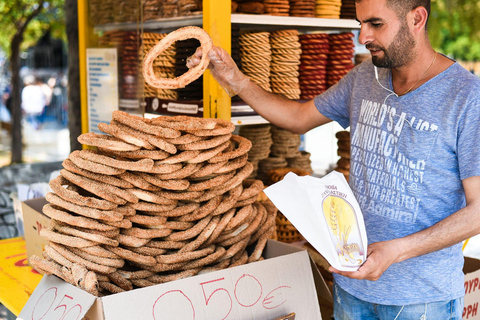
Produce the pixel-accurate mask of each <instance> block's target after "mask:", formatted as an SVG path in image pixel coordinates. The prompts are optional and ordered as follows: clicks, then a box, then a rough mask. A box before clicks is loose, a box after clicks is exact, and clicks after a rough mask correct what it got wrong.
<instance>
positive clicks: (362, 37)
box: [358, 25, 373, 45]
mask: <svg viewBox="0 0 480 320" xmlns="http://www.w3.org/2000/svg"><path fill="white" fill-rule="evenodd" d="M372 39H373V37H372V33H371V32H370V30H369V28H368V27H367V26H366V25H362V26H361V27H360V34H359V35H358V42H360V43H361V44H363V45H365V44H367V43H369V42H371V41H372Z"/></svg>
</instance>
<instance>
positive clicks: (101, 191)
mask: <svg viewBox="0 0 480 320" xmlns="http://www.w3.org/2000/svg"><path fill="white" fill-rule="evenodd" d="M60 174H61V175H62V176H63V177H64V178H65V179H67V180H68V181H70V182H72V183H74V184H76V185H77V186H79V187H80V188H82V189H84V190H87V191H88V192H90V193H92V194H94V195H96V196H98V197H100V198H103V199H105V200H108V201H111V202H114V203H116V204H125V203H127V200H126V199H124V197H122V196H120V195H119V193H120V194H122V195H125V192H127V191H125V190H123V189H119V188H117V187H114V186H111V185H108V184H104V183H100V182H98V181H95V180H92V179H89V178H85V177H82V176H79V175H76V174H74V173H72V172H70V171H68V170H65V169H62V170H60ZM130 195H132V196H133V194H131V193H130ZM135 198H136V197H135ZM137 201H138V198H137Z"/></svg>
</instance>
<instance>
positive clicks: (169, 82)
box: [142, 26, 213, 89]
mask: <svg viewBox="0 0 480 320" xmlns="http://www.w3.org/2000/svg"><path fill="white" fill-rule="evenodd" d="M191 38H195V39H197V40H199V41H200V45H201V47H202V59H201V60H200V63H199V64H198V65H196V66H195V67H193V68H191V69H189V70H188V71H187V72H186V73H184V74H182V75H181V76H179V77H177V78H173V79H167V78H157V77H156V76H155V72H154V71H153V61H154V60H155V58H156V57H157V56H159V55H161V54H162V52H163V51H165V50H166V49H168V48H169V47H170V45H171V44H173V43H175V42H176V41H181V40H187V39H191ZM212 46H213V42H212V39H211V38H210V36H209V35H208V33H206V32H205V31H204V30H203V29H202V28H199V27H194V26H188V27H183V28H180V29H177V30H175V31H172V32H170V33H169V34H168V35H167V36H166V37H165V38H163V39H162V40H161V41H160V42H159V43H157V44H156V45H155V46H154V47H153V48H152V49H150V51H149V52H148V53H147V55H146V56H145V60H144V62H143V68H142V71H143V77H144V78H145V81H146V82H147V83H148V84H149V85H151V86H152V87H154V88H159V89H178V88H184V87H185V86H186V85H188V84H189V83H191V82H193V81H195V80H196V79H198V78H199V77H200V76H201V75H202V74H203V72H204V71H205V69H207V67H208V64H209V63H210V58H209V57H208V52H209V51H210V49H211V48H212Z"/></svg>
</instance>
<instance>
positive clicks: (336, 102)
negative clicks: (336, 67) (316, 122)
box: [313, 66, 359, 128]
mask: <svg viewBox="0 0 480 320" xmlns="http://www.w3.org/2000/svg"><path fill="white" fill-rule="evenodd" d="M358 69H359V68H358V66H357V67H355V68H354V69H352V70H351V71H350V72H349V73H347V74H346V75H345V76H344V77H343V78H342V79H340V81H339V82H337V83H336V84H335V85H333V86H332V87H330V88H329V89H328V90H327V91H325V92H324V93H322V94H321V95H319V96H317V97H315V99H314V100H313V101H314V103H315V107H316V108H317V110H318V111H319V112H320V113H321V114H322V115H324V116H325V117H327V118H329V119H332V120H334V121H337V122H338V123H339V124H340V125H341V126H342V127H343V128H347V127H348V126H349V125H350V100H351V92H352V88H353V84H354V79H355V76H356V74H357V73H358Z"/></svg>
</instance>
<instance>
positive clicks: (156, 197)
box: [129, 189, 177, 204]
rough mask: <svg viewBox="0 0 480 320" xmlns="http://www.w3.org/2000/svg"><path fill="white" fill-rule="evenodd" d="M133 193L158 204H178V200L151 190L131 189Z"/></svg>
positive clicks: (141, 198)
mask: <svg viewBox="0 0 480 320" xmlns="http://www.w3.org/2000/svg"><path fill="white" fill-rule="evenodd" d="M129 191H130V192H131V193H133V194H134V195H136V196H137V197H138V198H139V199H140V200H143V201H147V202H152V203H157V204H176V203H177V201H176V200H172V199H168V198H165V197H163V196H161V195H160V194H158V193H154V192H149V191H146V190H142V189H130V190H129Z"/></svg>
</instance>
